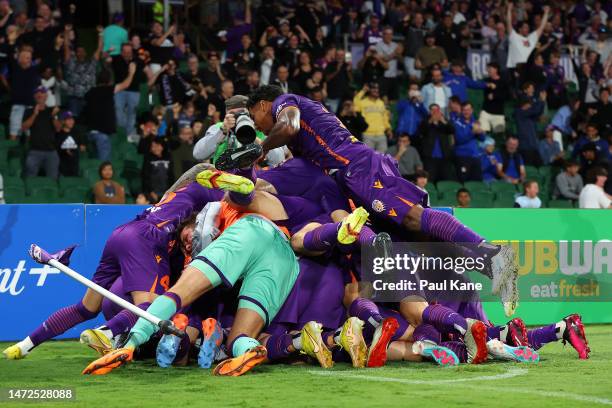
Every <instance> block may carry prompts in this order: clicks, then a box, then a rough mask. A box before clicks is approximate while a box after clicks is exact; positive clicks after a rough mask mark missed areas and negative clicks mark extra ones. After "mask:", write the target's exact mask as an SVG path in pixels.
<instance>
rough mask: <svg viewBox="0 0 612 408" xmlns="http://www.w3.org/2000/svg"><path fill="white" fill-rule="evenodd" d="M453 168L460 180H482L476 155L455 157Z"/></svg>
mask: <svg viewBox="0 0 612 408" xmlns="http://www.w3.org/2000/svg"><path fill="white" fill-rule="evenodd" d="M455 168H456V169H457V177H458V178H459V181H460V182H462V183H463V182H466V181H482V167H481V165H480V159H479V158H477V157H460V156H457V157H455Z"/></svg>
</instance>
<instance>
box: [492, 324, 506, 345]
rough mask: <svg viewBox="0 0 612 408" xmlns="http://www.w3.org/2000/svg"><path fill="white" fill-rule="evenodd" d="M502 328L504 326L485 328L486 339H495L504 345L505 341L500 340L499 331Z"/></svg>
mask: <svg viewBox="0 0 612 408" xmlns="http://www.w3.org/2000/svg"><path fill="white" fill-rule="evenodd" d="M503 328H504V326H491V327H487V338H488V339H497V340H501V341H503V342H504V343H505V340H506V339H504V340H502V339H501V331H502V329H503Z"/></svg>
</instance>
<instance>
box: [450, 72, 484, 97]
mask: <svg viewBox="0 0 612 408" xmlns="http://www.w3.org/2000/svg"><path fill="white" fill-rule="evenodd" d="M443 75H444V84H445V85H446V86H448V87H449V88H450V89H451V92H452V94H453V96H457V97H459V99H460V100H461V102H465V101H467V100H468V94H467V89H468V88H470V89H485V88H486V87H487V84H486V83H485V82H482V81H475V80H473V79H472V78H470V77H469V76H467V75H465V74H463V75H455V74H453V73H452V72H450V71H444V73H443Z"/></svg>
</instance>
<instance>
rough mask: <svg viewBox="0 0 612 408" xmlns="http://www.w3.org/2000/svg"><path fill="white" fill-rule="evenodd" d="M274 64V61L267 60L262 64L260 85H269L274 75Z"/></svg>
mask: <svg viewBox="0 0 612 408" xmlns="http://www.w3.org/2000/svg"><path fill="white" fill-rule="evenodd" d="M272 64H274V60H272V59H267V60H264V62H262V63H261V71H260V72H259V85H268V84H269V83H270V76H271V74H272Z"/></svg>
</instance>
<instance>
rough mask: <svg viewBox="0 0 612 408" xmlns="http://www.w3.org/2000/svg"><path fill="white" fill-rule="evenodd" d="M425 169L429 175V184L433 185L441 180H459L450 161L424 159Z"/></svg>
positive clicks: (431, 158)
mask: <svg viewBox="0 0 612 408" xmlns="http://www.w3.org/2000/svg"><path fill="white" fill-rule="evenodd" d="M423 168H424V169H425V171H427V173H429V182H431V183H436V182H438V181H440V180H457V174H456V172H455V169H454V168H453V165H452V162H451V160H449V159H434V158H433V157H423Z"/></svg>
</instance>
